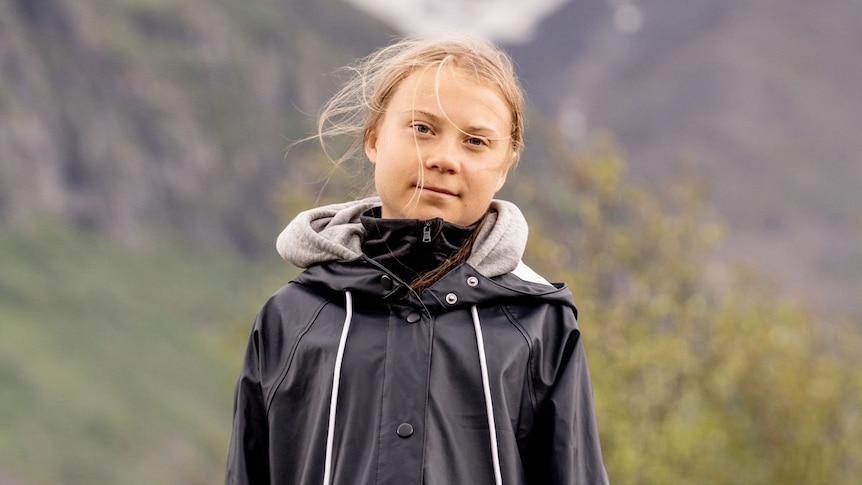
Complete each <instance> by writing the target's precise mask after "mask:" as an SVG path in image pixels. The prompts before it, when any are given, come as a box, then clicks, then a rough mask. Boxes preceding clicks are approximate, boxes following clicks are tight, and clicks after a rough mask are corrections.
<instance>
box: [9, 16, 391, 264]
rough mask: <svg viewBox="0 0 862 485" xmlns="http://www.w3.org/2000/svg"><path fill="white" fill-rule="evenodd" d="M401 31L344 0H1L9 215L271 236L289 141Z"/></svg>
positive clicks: (231, 236)
mask: <svg viewBox="0 0 862 485" xmlns="http://www.w3.org/2000/svg"><path fill="white" fill-rule="evenodd" d="M386 33H387V29H385V28H383V27H382V26H381V24H380V23H378V22H375V21H374V20H372V19H371V18H369V17H367V16H363V15H356V10H355V9H353V8H351V7H350V6H348V5H345V4H343V3H342V2H340V1H336V0H332V1H322V2H312V1H300V0H297V1H280V2H272V1H269V0H257V1H250V2H243V3H242V4H241V5H240V4H237V3H235V2H227V1H220V2H215V3H213V2H206V1H203V0H194V1H190V2H184V3H183V5H182V6H181V7H178V6H176V5H174V4H173V3H172V2H164V1H155V2H151V1H137V0H130V1H127V2H104V1H100V0H86V1H78V0H0V46H2V47H0V154H2V155H0V223H5V224H20V223H26V222H27V221H32V220H34V219H39V218H44V217H54V218H60V219H63V220H69V221H72V222H73V223H74V224H76V225H77V226H79V227H85V228H91V229H93V230H96V231H98V232H100V233H103V234H109V235H111V236H112V237H115V238H117V239H120V240H124V241H128V242H140V241H142V240H147V239H152V238H153V237H156V238H158V237H161V236H162V235H165V234H166V233H177V232H179V233H181V234H182V235H183V236H184V237H186V238H188V239H189V240H191V241H193V242H194V243H195V244H198V245H202V246H206V247H212V248H225V247H229V248H236V249H239V250H242V251H244V252H254V251H255V250H259V249H260V248H262V247H263V246H264V245H266V246H267V247H269V246H271V239H272V237H271V231H272V230H273V227H275V222H274V218H275V216H274V213H273V201H272V200H271V197H272V195H271V194H272V193H273V190H274V189H275V188H276V187H277V186H278V184H280V183H284V182H283V181H284V179H285V177H286V176H287V174H288V173H291V172H294V173H297V172H299V171H300V168H299V167H290V166H288V165H287V164H286V163H285V162H284V160H283V157H284V150H285V147H287V146H288V144H289V142H290V140H291V139H296V138H299V137H302V136H304V135H305V134H306V133H307V132H308V128H309V120H310V116H307V113H309V112H314V111H315V110H316V109H317V107H318V106H319V105H320V104H321V103H322V101H323V99H325V98H326V96H327V93H328V90H329V89H331V87H332V79H331V78H328V77H327V75H328V74H329V73H330V72H331V71H332V70H333V69H334V66H336V65H340V64H343V63H345V62H347V61H348V60H349V59H352V58H353V57H355V56H356V55H358V54H360V53H364V52H367V51H368V50H370V49H371V47H372V46H374V45H377V44H380V43H382V42H384V40H385V38H386V37H385V36H386Z"/></svg>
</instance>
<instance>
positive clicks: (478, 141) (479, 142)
mask: <svg viewBox="0 0 862 485" xmlns="http://www.w3.org/2000/svg"><path fill="white" fill-rule="evenodd" d="M467 143H468V144H470V145H473V146H477V147H480V146H485V145H487V144H488V142H487V140H485V139H484V138H479V137H475V136H472V137H470V138H467Z"/></svg>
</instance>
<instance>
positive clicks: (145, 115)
mask: <svg viewBox="0 0 862 485" xmlns="http://www.w3.org/2000/svg"><path fill="white" fill-rule="evenodd" d="M175 3H176V2H169V1H167V0H119V1H108V0H89V1H86V2H77V1H72V0H40V1H38V2H37V1H31V0H6V1H3V0H0V32H2V34H3V42H4V43H3V45H4V47H8V48H7V49H3V50H2V52H0V60H2V61H4V62H2V64H3V65H4V66H6V68H4V70H2V72H0V75H2V76H3V82H2V83H0V151H2V153H3V157H2V158H0V220H2V221H3V223H4V225H3V227H2V230H0V482H2V483H4V484H6V483H11V484H13V485H47V484H56V483H63V484H69V485H75V484H91V483H110V484H112V485H136V484H154V483H155V484H160V485H162V484H164V485H171V484H197V483H200V484H203V483H218V482H219V481H220V480H221V474H222V468H223V463H224V459H225V454H226V447H227V437H228V433H229V427H230V424H229V423H230V414H231V394H232V390H233V383H234V378H235V376H236V372H237V367H238V365H239V360H240V355H241V352H242V350H243V347H244V345H245V339H246V336H247V332H248V329H249V325H250V322H251V318H252V316H253V314H254V312H255V311H256V310H257V307H258V306H259V305H260V303H261V302H262V300H263V299H264V298H265V297H266V296H267V295H268V294H270V293H271V292H272V291H274V290H275V289H276V288H277V287H278V286H279V285H280V284H281V283H282V282H283V281H284V280H286V279H287V277H289V276H290V271H289V270H288V269H286V268H285V267H284V266H283V265H282V264H281V262H280V261H277V260H276V259H275V258H274V256H270V253H266V256H255V257H256V258H258V259H248V258H244V257H241V256H239V255H237V251H232V250H229V249H228V248H233V249H235V248H239V249H241V250H243V251H246V252H247V254H257V253H256V252H255V248H257V247H258V244H260V241H264V240H265V241H267V243H266V247H271V241H272V236H273V235H274V232H275V231H276V229H277V227H274V225H273V223H272V220H273V217H272V214H271V213H270V212H274V211H272V206H273V205H274V204H273V193H274V192H277V196H276V200H277V202H276V205H277V206H278V209H277V210H278V211H280V212H281V213H282V215H283V217H282V218H280V219H279V220H282V221H283V220H284V218H285V217H288V216H289V215H292V214H293V213H295V212H296V211H297V210H299V209H301V208H303V207H307V206H309V205H311V204H312V203H314V201H315V199H317V202H321V203H322V202H327V201H332V200H343V199H344V197H345V195H344V194H345V193H347V192H351V190H352V189H351V190H347V189H346V188H345V187H347V186H351V187H354V186H358V185H359V184H356V183H355V182H356V181H355V180H354V179H352V178H351V175H350V174H349V173H347V172H346V171H343V170H341V169H337V170H334V171H332V172H330V171H329V169H330V167H329V166H328V165H327V164H326V163H325V162H324V161H323V160H321V159H320V157H319V155H316V154H313V153H311V152H312V150H310V149H309V147H310V145H304V146H300V147H297V148H295V149H294V150H292V151H291V153H290V157H291V163H290V168H289V169H286V168H285V165H286V164H284V162H283V160H282V159H281V155H282V149H283V147H284V146H285V145H287V144H288V139H287V138H291V137H292V138H298V137H300V136H301V135H302V133H303V130H304V128H302V125H303V122H301V121H299V120H297V119H295V116H294V115H295V114H296V113H297V112H298V111H301V110H305V111H309V112H310V111H313V109H316V108H315V107H316V106H318V105H319V101H320V99H319V98H322V97H323V96H324V95H325V92H326V91H327V89H328V86H327V84H326V82H323V81H322V80H321V77H319V75H320V74H322V73H325V72H328V71H330V70H331V69H332V67H331V66H332V65H338V64H341V62H335V61H333V59H334V58H335V57H338V56H341V57H347V53H346V51H344V50H343V48H342V47H336V44H338V45H341V46H348V47H349V48H353V49H356V50H357V51H360V52H366V51H368V50H369V48H370V46H371V44H373V43H374V42H373V41H371V40H368V39H371V38H372V35H371V34H367V33H363V32H365V31H367V32H372V31H373V32H376V33H377V34H375V35H377V36H380V37H382V36H384V35H385V34H384V30H383V29H371V28H367V29H366V28H365V27H367V26H363V25H360V23H358V22H354V21H355V20H356V18H355V17H356V15H351V16H347V15H342V16H338V15H328V12H330V10H332V9H336V8H343V7H344V6H343V2H340V1H339V0H325V1H322V2H301V6H300V2H296V5H289V6H288V5H287V4H286V3H284V2H267V1H251V2H245V3H238V2H227V1H224V0H220V1H218V2H209V3H206V2H202V1H201V0H198V1H196V2H190V3H188V5H185V4H184V6H177V5H175ZM205 3H206V5H204V4H205ZM301 8H304V9H311V10H312V11H311V12H310V13H309V12H308V11H302V13H298V12H300V9H301ZM314 9H322V10H320V11H315V10H314ZM200 11H206V12H207V13H206V15H200V14H199V12H200ZM318 14H319V15H318ZM324 14H326V15H324ZM303 15H304V16H303ZM331 18H340V19H343V20H341V21H342V22H343V24H339V26H341V27H343V28H332V25H328V26H327V25H325V24H326V22H327V21H326V20H322V19H331ZM101 19H104V21H101ZM312 21H318V22H320V25H312V23H311V22H312ZM321 26H322V27H328V30H329V31H330V32H329V33H328V34H326V35H324V34H323V33H321V32H322V29H321V30H320V31H318V30H316V29H319V28H320V27H321ZM312 27H313V28H312ZM351 29H355V31H354V30H351ZM329 34H331V35H332V37H327V35H329ZM339 36H340V37H339ZM330 39H337V40H340V41H341V42H340V43H336V42H332V41H331V40H330ZM308 46H313V48H309V47H308ZM309 52H315V53H318V54H319V55H316V56H312V55H309ZM634 78H636V76H635V77H634ZM681 78H686V77H685V76H683V77H681ZM621 92H625V93H631V92H634V91H633V90H621ZM737 118H738V117H737ZM737 118H733V117H731V118H729V119H737ZM531 125H532V126H539V127H540V129H539V130H533V131H532V132H531V133H530V134H528V136H527V138H528V140H530V144H531V146H536V147H542V150H547V160H548V163H546V164H542V169H541V170H536V169H534V168H533V167H531V166H530V165H531V163H532V162H531V160H524V162H523V165H522V167H521V168H519V169H518V170H517V171H516V173H515V174H513V176H511V177H510V179H509V180H510V182H509V184H510V185H509V186H508V187H507V189H506V193H505V194H504V197H506V198H510V199H512V200H514V201H516V202H517V203H518V204H519V205H521V206H522V207H523V208H524V210H525V212H526V213H527V214H528V217H529V218H530V220H531V222H532V226H531V228H532V233H531V243H530V246H529V248H528V253H529V254H528V257H527V261H528V262H529V263H530V264H531V265H532V266H533V267H534V268H536V269H537V270H539V271H540V272H541V273H543V274H545V275H547V276H549V277H551V278H552V279H555V280H559V281H566V282H568V283H569V285H570V286H571V288H572V291H573V293H574V295H575V297H576V299H577V302H578V305H579V309H580V320H581V326H582V330H583V335H584V339H585V343H586V346H587V352H588V356H589V361H590V365H591V370H592V375H593V380H594V388H595V396H596V404H597V412H598V415H599V424H600V430H601V434H602V440H603V447H604V449H605V457H606V461H607V465H608V471H609V474H610V476H611V479H612V482H613V483H614V484H623V485H628V484H631V485H635V484H636V485H650V484H657V485H658V484H661V485H664V484H668V483H697V484H738V483H745V484H764V485H766V484H776V485H777V484H785V483H793V484H819V483H830V484H834V485H842V484H851V483H855V482H856V481H858V477H859V476H862V379H860V377H859V373H858V369H859V368H860V364H862V362H860V360H862V342H860V329H859V327H858V326H856V327H853V326H850V325H848V324H846V323H844V322H842V321H836V320H834V319H830V320H825V319H823V318H821V317H819V316H818V315H817V314H816V313H814V312H812V311H811V310H810V309H809V308H808V307H807V306H806V302H805V301H804V300H801V299H794V298H790V297H787V296H785V294H784V293H783V292H780V291H779V290H778V289H777V288H776V287H775V286H777V285H775V286H774V285H773V284H772V283H771V282H769V281H766V280H765V279H763V278H762V277H760V276H758V275H757V274H756V273H755V272H753V271H751V270H749V269H745V268H740V267H736V266H732V265H725V264H719V263H717V262H716V258H715V257H714V253H713V251H714V250H715V248H717V247H718V246H719V245H720V244H721V242H722V237H723V232H724V229H723V227H722V226H721V225H719V224H716V223H713V222H710V221H707V220H705V219H706V217H705V211H704V209H703V206H704V204H705V202H706V189H707V187H705V186H704V185H703V184H700V183H698V182H697V181H691V180H683V181H679V183H676V184H674V185H672V186H669V187H667V190H665V191H664V193H662V194H656V193H650V192H646V191H644V190H642V189H639V188H637V187H634V186H632V185H631V184H630V183H628V182H627V181H626V179H625V160H624V159H623V156H622V154H621V152H620V150H619V149H618V147H616V146H614V143H613V142H612V141H611V140H604V141H603V140H599V141H596V142H594V143H593V144H592V145H591V147H590V148H588V149H586V151H584V152H579V153H572V152H571V151H570V150H568V149H566V148H565V147H564V144H562V143H560V142H559V141H558V140H556V139H554V138H552V137H550V138H547V139H543V138H541V136H543V135H540V133H541V134H547V133H551V132H552V130H550V129H548V128H547V127H542V126H541V123H540V122H539V121H534V122H533V123H531ZM852 125H853V124H852V123H849V124H846V126H852ZM286 137H287V138H286ZM540 157H541V158H544V157H545V153H544V151H543V152H542V154H541V156H540ZM779 159H781V157H778V158H776V160H779ZM549 172H552V173H549ZM285 173H290V187H288V188H287V190H277V191H274V190H271V189H272V188H274V187H277V185H278V184H279V183H280V181H281V180H283V178H284V177H283V175H284V174H285ZM297 180H303V181H310V182H315V181H326V180H330V183H329V184H328V185H325V186H323V184H315V183H309V184H297V183H296V181H297ZM351 193H352V192H351ZM848 193H850V192H848ZM847 203H848V207H849V206H850V205H852V204H851V203H850V201H849V199H848V201H847ZM45 213H51V214H56V216H57V217H58V218H62V219H64V221H66V222H63V223H48V222H45V223H43V224H41V225H40V224H38V223H36V222H34V221H35V220H37V219H38V217H37V215H39V217H41V215H44V214H45ZM72 226H76V227H77V229H76V228H73V227H72ZM80 227H90V228H96V229H97V230H98V233H95V232H93V233H91V232H87V231H84V230H81V229H80ZM166 228H167V229H166ZM163 230H164V231H165V232H161V231H163ZM182 231H185V233H183V234H181V236H188V237H187V238H186V239H185V241H186V242H185V243H182V244H180V243H174V242H167V241H170V240H171V238H174V237H177V232H182ZM167 233H169V234H171V236H166V235H165V234H167ZM106 235H111V236H113V237H111V238H109V237H106ZM118 235H119V237H117V236H118ZM117 239H119V240H123V241H124V242H125V243H124V244H118V243H116V242H110V241H115V240H117ZM188 240H192V241H198V242H199V243H206V244H200V245H199V246H198V247H199V248H200V247H201V246H204V247H203V249H197V250H192V249H190V248H189V246H187V245H186V244H187V241H188ZM838 269H840V270H842V271H848V272H852V271H853V270H854V269H853V268H852V267H851V266H850V265H845V266H842V267H841V268H838ZM848 279H849V277H848Z"/></svg>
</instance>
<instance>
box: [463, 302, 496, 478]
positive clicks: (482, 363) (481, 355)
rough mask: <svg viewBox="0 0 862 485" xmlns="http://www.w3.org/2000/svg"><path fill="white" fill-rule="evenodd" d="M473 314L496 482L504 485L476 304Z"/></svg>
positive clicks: (483, 343)
mask: <svg viewBox="0 0 862 485" xmlns="http://www.w3.org/2000/svg"><path fill="white" fill-rule="evenodd" d="M470 313H471V314H472V315H473V329H474V330H475V332H476V345H477V346H478V347H479V367H480V368H481V369H482V389H483V390H484V391H485V411H486V412H487V413H488V428H489V432H490V435H491V460H492V461H493V464H494V483H496V485H503V477H502V475H501V474H500V450H499V449H498V448H497V426H496V425H495V424H494V403H493V401H492V400H491V383H490V381H489V379H488V363H487V361H486V360H485V339H483V338H482V327H481V326H480V325H479V312H478V311H477V310H476V305H473V306H472V307H470Z"/></svg>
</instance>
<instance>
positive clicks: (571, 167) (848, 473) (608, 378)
mask: <svg viewBox="0 0 862 485" xmlns="http://www.w3.org/2000/svg"><path fill="white" fill-rule="evenodd" d="M549 144H550V145H551V146H553V147H554V148H555V149H556V155H555V156H556V157H557V158H558V161H559V162H560V163H559V164H558V165H559V166H560V167H561V170H562V174H561V175H560V176H555V177H553V178H552V180H548V179H547V178H545V179H543V180H541V181H535V180H533V181H528V182H527V183H528V184H534V183H535V184H541V186H542V187H543V188H547V190H543V191H542V192H535V193H534V194H532V195H533V196H534V197H535V200H534V201H533V203H534V207H533V209H532V211H533V212H537V213H543V214H546V215H549V216H550V217H548V218H547V219H534V221H540V222H539V224H533V227H534V231H533V232H532V234H531V240H532V242H531V246H530V248H529V255H530V261H531V264H533V265H534V266H535V267H536V268H539V269H541V270H542V271H543V272H545V273H546V274H551V275H554V276H555V277H557V278H559V279H561V280H565V281H568V282H569V283H570V286H571V287H572V291H573V293H574V294H575V298H576V301H578V303H579V308H580V321H581V326H582V330H583V332H584V334H583V335H584V341H585V345H586V347H587V352H588V354H589V357H590V363H591V370H592V374H593V381H594V393H595V397H596V407H597V413H598V416H599V421H600V422H599V425H600V432H601V437H602V440H603V448H604V450H605V457H606V462H607V467H608V471H609V474H610V477H611V481H612V483H617V484H667V483H699V484H737V483H746V484H783V483H798V484H805V483H810V484H814V483H832V484H850V483H856V480H857V479H858V477H859V476H862V405H860V404H862V379H860V377H859V374H858V369H859V365H860V363H861V362H860V356H862V342H860V338H859V329H858V328H854V327H851V326H849V325H846V324H844V323H842V322H835V321H830V322H826V321H820V320H819V319H818V318H817V316H816V315H814V314H812V313H811V312H810V311H809V310H807V309H806V307H805V306H804V305H803V304H802V303H800V302H799V301H795V300H791V299H787V298H784V297H780V296H779V293H778V292H777V290H776V289H775V288H774V287H773V286H772V285H771V284H770V283H769V282H767V281H765V280H764V279H763V278H761V277H759V276H757V275H755V274H753V273H752V272H750V271H747V270H745V269H744V268H738V267H734V266H731V265H722V264H719V263H716V262H715V260H714V258H712V257H711V256H712V253H711V250H712V249H713V248H715V247H716V245H717V244H718V243H719V241H720V237H721V233H722V230H721V227H720V226H718V225H717V224H715V223H712V222H706V221H704V220H703V218H704V211H703V201H704V195H703V194H704V191H703V188H702V187H701V186H700V185H699V184H697V183H696V182H693V181H687V182H680V183H678V184H676V185H674V186H671V187H669V189H668V190H667V192H666V193H665V197H664V198H662V197H659V196H657V195H654V194H650V193H647V192H644V191H642V190H638V189H637V188H635V187H632V186H631V185H629V184H627V183H626V182H625V180H624V173H623V170H624V162H623V160H622V159H621V156H620V153H619V150H617V149H616V148H615V147H614V146H613V143H612V142H610V141H608V140H605V141H598V142H596V143H595V144H593V146H592V148H591V151H590V152H584V153H571V152H569V151H567V150H566V149H565V148H563V146H562V145H561V144H555V142H554V141H553V140H550V141H549ZM521 193H522V195H523V194H525V193H527V192H526V189H521ZM537 226H539V227H537Z"/></svg>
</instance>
